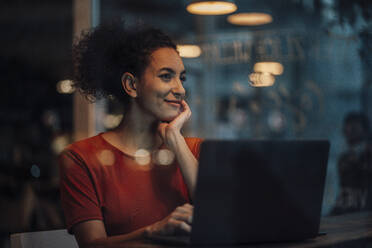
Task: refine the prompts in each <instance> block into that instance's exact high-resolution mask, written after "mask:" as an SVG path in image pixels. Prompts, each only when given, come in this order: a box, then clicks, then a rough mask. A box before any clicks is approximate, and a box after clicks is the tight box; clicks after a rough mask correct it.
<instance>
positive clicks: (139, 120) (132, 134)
mask: <svg viewBox="0 0 372 248" xmlns="http://www.w3.org/2000/svg"><path fill="white" fill-rule="evenodd" d="M158 124H159V122H158V121H157V120H156V119H155V118H154V117H150V116H149V115H148V114H144V113H143V112H142V111H141V110H139V109H136V107H135V106H133V105H132V108H131V109H130V110H129V111H128V112H126V113H125V114H124V117H123V120H122V122H121V124H120V125H119V126H118V127H117V128H116V129H115V130H113V131H111V132H108V133H106V136H105V138H106V139H107V140H108V141H109V142H110V143H112V144H113V145H114V146H116V147H118V148H119V149H121V150H122V151H124V152H126V153H129V154H134V153H135V152H136V151H137V150H138V149H146V150H150V151H151V150H153V149H156V148H157V147H159V146H160V145H161V143H162V140H161V138H160V136H159V135H158V133H157V128H158Z"/></svg>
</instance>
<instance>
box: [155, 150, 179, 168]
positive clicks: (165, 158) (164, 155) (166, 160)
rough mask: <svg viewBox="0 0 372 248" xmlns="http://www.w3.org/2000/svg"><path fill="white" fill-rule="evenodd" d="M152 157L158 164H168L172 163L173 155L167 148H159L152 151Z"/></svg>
mask: <svg viewBox="0 0 372 248" xmlns="http://www.w3.org/2000/svg"><path fill="white" fill-rule="evenodd" d="M153 158H154V162H155V163H156V164H158V165H170V164H172V163H173V161H174V158H175V155H174V153H173V152H172V151H170V150H168V149H160V150H156V151H155V152H154V153H153Z"/></svg>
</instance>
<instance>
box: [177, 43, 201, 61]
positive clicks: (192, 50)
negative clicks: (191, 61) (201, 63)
mask: <svg viewBox="0 0 372 248" xmlns="http://www.w3.org/2000/svg"><path fill="white" fill-rule="evenodd" d="M177 51H178V52H179V53H180V56H181V57H183V58H197V57H199V56H200V54H201V52H202V51H201V49H200V47H199V46H197V45H177Z"/></svg>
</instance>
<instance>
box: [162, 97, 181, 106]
mask: <svg viewBox="0 0 372 248" xmlns="http://www.w3.org/2000/svg"><path fill="white" fill-rule="evenodd" d="M164 101H165V102H166V103H168V104H169V105H172V106H174V107H177V108H179V107H181V101H177V100H167V99H164Z"/></svg>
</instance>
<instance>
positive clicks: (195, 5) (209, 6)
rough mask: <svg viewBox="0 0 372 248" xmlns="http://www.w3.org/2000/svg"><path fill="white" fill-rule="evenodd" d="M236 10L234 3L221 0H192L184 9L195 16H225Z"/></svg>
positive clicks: (230, 0) (229, 0) (228, 0)
mask: <svg viewBox="0 0 372 248" xmlns="http://www.w3.org/2000/svg"><path fill="white" fill-rule="evenodd" d="M237 9H238V7H237V6H236V4H235V3H234V1H232V0H223V1H222V0H221V1H210V0H193V1H191V3H190V4H189V5H188V6H187V7H186V10H187V11H188V12H190V13H191V14H195V15H225V14H230V13H233V12H235V11H236V10H237Z"/></svg>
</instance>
